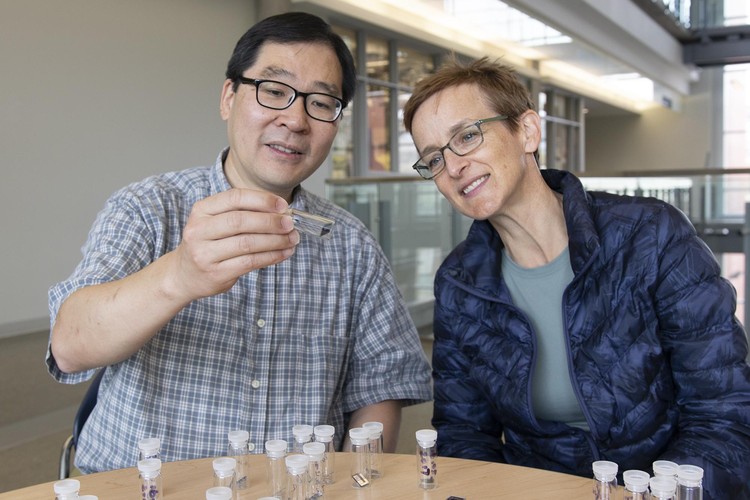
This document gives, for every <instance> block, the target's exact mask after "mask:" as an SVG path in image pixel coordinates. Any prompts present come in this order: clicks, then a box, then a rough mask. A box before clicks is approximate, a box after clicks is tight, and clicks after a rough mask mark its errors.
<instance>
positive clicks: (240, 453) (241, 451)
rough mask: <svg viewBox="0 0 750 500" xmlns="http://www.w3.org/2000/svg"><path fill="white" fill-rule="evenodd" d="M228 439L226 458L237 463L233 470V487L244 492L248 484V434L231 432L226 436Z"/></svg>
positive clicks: (245, 432)
mask: <svg viewBox="0 0 750 500" xmlns="http://www.w3.org/2000/svg"><path fill="white" fill-rule="evenodd" d="M227 437H228V438H229V448H228V450H227V456H230V457H232V458H234V459H235V460H236V461H237V467H236V469H235V471H234V472H235V481H234V486H235V488H236V489H237V490H244V489H246V488H247V487H248V484H249V482H250V481H249V470H248V469H249V463H248V458H249V456H248V453H249V450H248V445H247V443H248V441H250V433H249V432H247V431H231V432H229V434H228V435H227Z"/></svg>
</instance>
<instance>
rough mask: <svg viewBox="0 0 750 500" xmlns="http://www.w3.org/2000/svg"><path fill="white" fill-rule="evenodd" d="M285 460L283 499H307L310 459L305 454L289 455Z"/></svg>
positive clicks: (308, 494)
mask: <svg viewBox="0 0 750 500" xmlns="http://www.w3.org/2000/svg"><path fill="white" fill-rule="evenodd" d="M285 462H286V471H287V476H286V490H285V493H284V500H309V499H310V498H311V497H310V472H309V467H310V460H309V459H308V458H307V457H306V456H305V455H300V454H294V455H289V456H288V457H286V459H285Z"/></svg>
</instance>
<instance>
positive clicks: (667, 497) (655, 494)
mask: <svg viewBox="0 0 750 500" xmlns="http://www.w3.org/2000/svg"><path fill="white" fill-rule="evenodd" d="M649 486H650V488H651V500H675V490H676V489H677V481H676V480H675V479H674V478H673V477H668V476H655V477H652V478H651V480H650V481H649Z"/></svg>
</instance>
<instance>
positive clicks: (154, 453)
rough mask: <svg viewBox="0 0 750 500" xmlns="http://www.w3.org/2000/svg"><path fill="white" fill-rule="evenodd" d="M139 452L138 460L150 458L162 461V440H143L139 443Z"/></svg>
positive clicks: (153, 438)
mask: <svg viewBox="0 0 750 500" xmlns="http://www.w3.org/2000/svg"><path fill="white" fill-rule="evenodd" d="M138 452H139V456H140V458H139V459H138V460H146V459H149V458H158V459H159V460H161V440H160V439H159V438H155V437H151V438H144V439H141V440H140V441H138Z"/></svg>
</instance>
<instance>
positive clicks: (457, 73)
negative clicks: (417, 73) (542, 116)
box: [404, 56, 535, 133]
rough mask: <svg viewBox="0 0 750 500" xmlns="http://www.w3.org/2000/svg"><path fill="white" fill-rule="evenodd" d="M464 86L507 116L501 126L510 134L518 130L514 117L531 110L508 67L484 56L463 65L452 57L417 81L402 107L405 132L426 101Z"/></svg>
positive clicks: (512, 70) (525, 94)
mask: <svg viewBox="0 0 750 500" xmlns="http://www.w3.org/2000/svg"><path fill="white" fill-rule="evenodd" d="M466 84H473V85H476V86H477V87H479V89H480V91H481V92H482V95H480V96H478V97H481V98H482V99H484V100H485V101H486V102H487V104H488V105H489V106H490V107H491V108H493V109H494V110H495V112H496V113H497V114H498V115H505V116H507V117H508V120H507V121H506V122H505V123H507V124H508V127H509V128H510V129H511V130H512V131H514V132H515V131H517V130H518V126H519V122H518V117H519V116H520V115H521V114H523V113H524V112H525V111H527V110H529V109H534V108H535V106H534V102H533V101H532V100H531V96H530V94H529V91H528V89H527V88H526V87H525V86H524V85H523V83H522V82H521V81H520V80H519V79H518V76H517V74H516V71H515V70H514V69H513V68H512V67H510V66H508V65H505V64H501V63H498V62H493V61H490V60H489V58H487V57H483V58H481V59H478V60H475V61H471V62H467V63H464V62H461V61H459V60H458V59H457V58H456V57H455V56H454V57H451V58H450V59H449V60H448V61H447V62H446V63H444V64H443V65H442V66H440V68H438V70H437V71H436V72H435V73H433V74H431V75H428V76H426V77H425V78H423V79H422V80H420V81H419V82H417V85H416V87H415V88H414V92H412V95H411V97H409V100H408V101H407V102H406V105H405V106H404V126H405V127H406V130H407V131H408V132H410V133H411V128H412V122H413V120H414V114H415V113H416V112H417V109H419V107H420V106H421V105H422V104H424V102H425V101H426V100H427V99H429V98H430V97H431V96H433V95H435V94H437V93H438V92H440V91H442V90H445V89H447V88H450V87H456V86H459V85H466ZM475 118H477V119H479V118H485V117H475Z"/></svg>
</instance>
